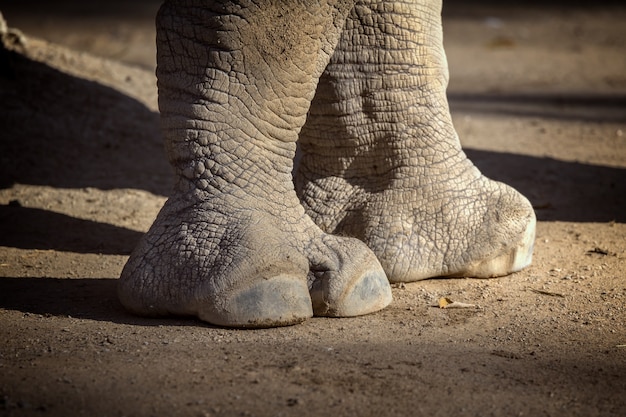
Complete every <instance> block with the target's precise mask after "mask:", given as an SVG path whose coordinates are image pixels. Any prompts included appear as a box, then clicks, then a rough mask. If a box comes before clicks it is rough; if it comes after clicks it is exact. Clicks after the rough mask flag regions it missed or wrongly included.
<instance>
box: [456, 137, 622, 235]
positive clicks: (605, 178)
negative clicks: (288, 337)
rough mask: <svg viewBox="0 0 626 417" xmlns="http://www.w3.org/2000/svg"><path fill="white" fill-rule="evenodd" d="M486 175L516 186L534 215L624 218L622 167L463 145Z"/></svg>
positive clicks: (596, 219) (569, 218) (586, 219)
mask: <svg viewBox="0 0 626 417" xmlns="http://www.w3.org/2000/svg"><path fill="white" fill-rule="evenodd" d="M465 153H466V154H467V156H468V157H469V158H470V159H471V160H472V161H473V162H474V164H475V165H476V166H477V167H478V168H479V169H480V170H481V171H482V173H483V174H485V175H486V176H487V177H489V178H492V179H494V180H497V181H501V182H504V183H506V184H509V185H511V186H513V187H515V188H516V189H517V190H518V191H520V192H521V193H522V194H524V195H525V196H526V197H528V199H529V200H530V201H531V203H532V204H533V206H534V207H535V212H536V213H537V219H538V220H548V221H552V220H559V221H571V222H609V221H616V222H620V223H623V222H626V210H625V209H624V208H625V207H626V170H625V169H620V168H611V167H605V166H598V165H588V164H580V163H577V162H564V161H559V160H556V159H553V158H537V157H532V156H524V155H517V154H509V153H498V152H489V151H481V150H475V149H465Z"/></svg>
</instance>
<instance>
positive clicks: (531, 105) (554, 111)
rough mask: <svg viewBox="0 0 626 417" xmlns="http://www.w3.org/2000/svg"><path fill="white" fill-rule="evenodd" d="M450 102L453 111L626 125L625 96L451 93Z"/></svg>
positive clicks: (449, 94) (449, 95)
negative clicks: (621, 123) (625, 123)
mask: <svg viewBox="0 0 626 417" xmlns="http://www.w3.org/2000/svg"><path fill="white" fill-rule="evenodd" d="M448 100H449V103H450V110H451V111H452V112H462V113H470V114H471V113H483V114H493V115H500V116H517V117H520V116H521V117H537V118H547V119H559V120H565V121H581V122H626V96H624V95H622V94H576V93H558V94H556V93H539V92H535V93H532V94H506V93H503V94H488V93H485V94H470V93H455V92H449V93H448Z"/></svg>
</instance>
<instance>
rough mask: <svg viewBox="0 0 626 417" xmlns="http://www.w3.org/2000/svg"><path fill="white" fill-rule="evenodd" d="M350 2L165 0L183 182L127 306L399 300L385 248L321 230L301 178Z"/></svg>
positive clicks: (164, 112) (306, 311)
mask: <svg viewBox="0 0 626 417" xmlns="http://www.w3.org/2000/svg"><path fill="white" fill-rule="evenodd" d="M235 3H236V4H235ZM348 9H349V7H347V6H346V5H341V4H327V2H323V1H322V2H320V3H317V2H315V1H311V2H308V1H307V2H284V1H278V0H277V1H270V0H265V1H241V2H225V3H224V4H214V3H213V2H202V1H195V2H194V1H188V2H184V4H183V2H176V1H170V2H167V3H166V4H165V5H164V6H163V7H162V9H161V11H160V12H159V15H158V18H157V28H158V35H157V45H158V70H157V75H158V86H159V106H160V110H161V116H162V128H163V132H164V135H165V139H166V147H167V152H168V155H169V158H170V161H171V163H172V165H173V166H174V168H175V171H176V175H177V179H178V180H177V184H176V188H175V190H174V193H173V195H172V197H171V198H170V199H169V200H168V201H167V203H166V204H165V206H164V207H163V209H162V211H161V212H160V214H159V216H158V218H157V220H156V221H155V223H154V225H153V226H152V228H151V229H150V231H149V232H148V233H147V234H146V236H145V237H144V239H143V241H142V242H141V244H140V245H139V247H138V248H137V249H136V250H135V251H134V252H133V254H132V255H131V257H130V259H129V261H128V263H127V265H126V267H125V268H124V271H123V273H122V276H121V279H120V286H119V295H120V299H121V300H122V302H123V304H124V305H125V306H126V307H127V308H129V309H130V310H132V311H134V312H136V313H139V314H145V315H164V314H186V315H196V316H198V317H200V318H201V319H203V320H206V321H208V322H211V323H214V324H218V325H226V326H241V327H264V326H279V325H287V324H293V323H297V322H300V321H302V320H304V319H306V318H307V317H310V316H312V315H313V314H317V315H329V316H351V315H359V314H366V313H369V312H372V311H376V310H379V309H381V308H383V307H385V306H386V305H387V304H389V302H390V301H391V291H390V289H389V284H388V282H387V280H386V277H385V274H384V272H383V270H382V268H381V266H380V264H379V263H378V261H377V260H376V257H375V256H374V254H373V253H372V252H371V251H370V250H369V249H367V247H366V246H365V245H364V244H363V243H361V242H359V241H357V240H355V239H352V238H337V237H334V236H330V235H327V234H325V233H323V232H322V231H321V230H320V229H319V228H318V227H317V226H315V224H314V223H313V222H312V221H311V219H310V218H309V217H308V216H307V215H306V214H305V213H304V210H303V208H302V206H301V205H300V203H299V201H298V198H297V196H296V194H295V191H294V188H293V183H292V177H291V171H292V160H293V157H294V153H295V142H296V140H297V136H298V132H299V130H300V128H301V126H302V125H303V124H304V121H305V117H306V113H307V111H308V109H309V105H310V101H311V100H312V98H313V95H314V92H315V87H316V84H317V80H318V78H319V75H320V74H321V72H322V70H323V68H324V67H325V65H326V63H327V62H328V59H329V55H330V53H332V49H333V47H334V45H335V44H336V41H337V38H338V36H339V32H340V27H341V25H342V22H343V20H344V19H345V14H346V13H347V11H348Z"/></svg>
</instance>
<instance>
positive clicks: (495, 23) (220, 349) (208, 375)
mask: <svg viewBox="0 0 626 417" xmlns="http://www.w3.org/2000/svg"><path fill="white" fill-rule="evenodd" d="M52 3H53V2H0V10H2V11H3V13H4V17H5V19H6V20H7V22H8V24H9V26H10V27H16V28H20V29H21V30H22V31H23V33H24V35H20V34H19V33H17V32H14V31H13V32H9V33H8V34H5V36H4V39H5V43H6V44H7V45H9V49H8V50H7V49H1V50H0V415H1V416H39V415H42V416H44V415H45V416H48V415H49V416H82V415H85V416H289V415H298V416H319V415H332V416H427V415H428V416H452V415H458V416H466V415H467V416H490V415H494V416H513V415H518V416H522V415H525V416H624V415H626V327H625V326H626V306H625V303H626V277H625V269H626V261H625V259H626V46H625V45H626V26H625V25H624V22H625V21H626V7H624V6H618V5H610V4H604V3H597V2H596V3H594V5H593V6H580V7H578V6H571V5H570V6H561V5H559V4H552V3H548V4H547V5H546V3H542V5H541V6H539V5H537V4H539V3H537V4H535V3H532V2H531V3H524V5H523V6H520V7H517V6H511V5H498V6H494V5H492V4H489V3H481V2H478V3H476V2H472V6H471V7H470V6H468V5H464V2H461V1H457V2H450V3H448V4H447V5H446V6H445V10H444V16H445V20H444V29H445V42H446V48H447V52H448V57H449V63H450V73H451V82H450V89H449V98H450V103H451V108H452V112H453V116H454V121H455V124H456V126H457V129H458V131H459V134H460V136H461V138H462V141H463V145H464V147H465V148H466V151H467V153H468V155H469V156H470V157H471V158H472V159H473V160H474V161H475V163H476V164H477V165H478V166H479V168H480V169H481V170H482V171H483V172H484V173H485V174H487V175H488V176H490V177H492V178H495V179H498V180H501V181H505V182H507V183H509V184H511V185H513V186H515V187H516V188H517V189H519V190H520V191H521V192H522V193H524V194H525V195H526V196H528V197H529V198H530V200H531V201H532V203H533V205H534V207H535V209H536V212H537V217H538V220H539V222H538V226H537V240H536V247H535V257H534V262H533V264H532V266H531V267H529V268H528V269H526V270H524V271H522V272H519V273H516V274H513V275H511V276H508V277H504V278H498V279H491V280H477V279H445V280H444V279H433V280H427V281H423V282H418V283H412V284H406V285H396V286H395V287H394V289H393V295H394V302H393V303H392V305H391V306H390V307H388V308H387V309H385V310H383V311H381V312H379V313H377V314H373V315H369V316H365V317H358V318H352V319H326V318H314V319H311V320H308V321H306V322H305V323H303V324H300V325H297V326H293V327H286V328H278V329H267V330H254V331H242V330H229V329H223V328H217V327H212V326H209V325H207V324H204V323H202V322H199V321H195V320H192V319H168V320H154V319H144V318H139V317H134V316H132V315H130V314H128V313H127V312H125V311H124V310H123V308H122V307H121V306H120V304H119V302H118V301H117V298H116V295H115V288H116V279H117V277H118V276H119V274H120V271H121V269H122V267H123V265H124V262H125V260H126V259H127V256H128V254H129V252H130V251H131V250H132V248H133V247H134V245H135V244H136V242H137V240H138V239H139V237H140V236H141V234H142V233H143V232H145V231H146V230H147V228H148V227H149V226H150V224H151V223H152V221H153V219H154V217H155V216H156V213H157V211H158V210H159V208H160V207H161V205H162V204H163V202H164V201H165V198H166V196H167V194H168V190H169V189H170V186H171V184H172V178H171V170H170V168H169V166H168V165H167V163H166V160H165V156H164V152H163V147H162V143H161V139H160V136H159V131H158V114H157V109H156V88H155V79H154V75H153V73H154V65H155V63H154V45H153V38H154V29H153V16H154V13H155V11H156V9H157V7H158V4H157V3H158V2H154V1H137V2H121V1H111V2H107V3H106V5H105V4H100V3H93V2H54V4H55V5H56V6H54V8H53V6H51V4H52ZM124 3H129V4H130V3H132V5H129V4H124ZM465 3H469V2H465ZM29 4H30V6H29ZM39 39H45V40H47V41H43V40H39ZM49 42H52V43H49ZM57 45H63V46H57ZM441 297H449V298H451V299H453V300H456V301H460V302H464V303H471V304H476V305H477V307H476V308H467V309H440V308H437V307H435V305H436V304H437V300H439V299H440V298H441Z"/></svg>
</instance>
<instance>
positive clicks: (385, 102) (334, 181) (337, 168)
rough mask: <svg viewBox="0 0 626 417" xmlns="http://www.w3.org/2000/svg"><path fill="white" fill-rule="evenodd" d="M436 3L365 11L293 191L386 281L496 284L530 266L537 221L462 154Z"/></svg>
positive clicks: (343, 52)
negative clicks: (372, 260)
mask: <svg viewBox="0 0 626 417" xmlns="http://www.w3.org/2000/svg"><path fill="white" fill-rule="evenodd" d="M440 12H441V2H440V1H439V0H434V1H420V2H409V1H407V2H382V1H361V2H359V3H358V4H357V6H356V7H355V8H354V9H353V10H352V11H351V13H350V15H349V16H348V19H347V22H346V25H345V29H344V31H343V33H342V36H341V39H340V41H339V44H338V46H337V48H336V50H335V52H334V55H333V56H332V57H331V62H330V64H329V65H328V67H327V68H326V71H325V72H324V74H323V75H322V78H321V80H320V85H319V87H318V90H317V93H316V96H315V99H314V101H313V104H312V107H311V110H310V116H309V119H308V120H307V123H306V125H305V126H304V128H303V129H302V132H301V149H302V151H303V157H302V161H301V164H300V167H299V171H298V173H297V177H296V188H297V191H298V193H299V196H300V198H301V200H302V202H303V204H304V206H305V208H306V210H307V213H308V214H309V215H310V216H311V218H312V219H313V220H314V221H315V223H316V224H317V225H319V226H320V227H321V228H322V229H323V230H325V231H327V232H329V233H342V234H346V235H349V236H354V237H357V238H359V239H362V240H363V241H365V242H366V243H367V244H368V246H369V247H370V248H371V249H372V250H373V251H374V252H375V253H376V255H377V256H378V259H379V260H380V262H381V264H382V265H383V267H384V268H385V271H386V273H387V275H388V277H389V279H390V280H391V281H414V280H419V279H423V278H428V277H433V276H449V275H468V276H480V277H485V276H497V275H504V274H508V273H510V272H512V271H517V270H519V269H521V268H523V267H525V266H527V265H528V264H529V263H530V261H531V255H532V248H533V242H534V231H535V216H534V212H533V209H532V207H531V205H530V203H529V202H528V201H527V200H526V199H525V198H524V197H523V196H521V195H520V194H519V193H517V192H516V191H515V190H513V189H512V188H510V187H508V186H506V185H504V184H501V183H497V182H494V181H491V180H489V179H487V178H485V177H484V176H482V175H481V173H480V172H479V171H478V169H476V168H475V167H474V166H473V164H472V163H471V162H470V161H469V160H468V159H467V158H466V156H465V154H464V153H463V151H462V150H461V146H460V142H459V139H458V137H457V134H456V132H455V130H454V127H453V126H452V121H451V118H450V112H449V110H448V104H447V99H446V94H445V89H446V87H447V82H448V70H447V62H446V57H445V53H444V50H443V45H442V29H441V18H440Z"/></svg>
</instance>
